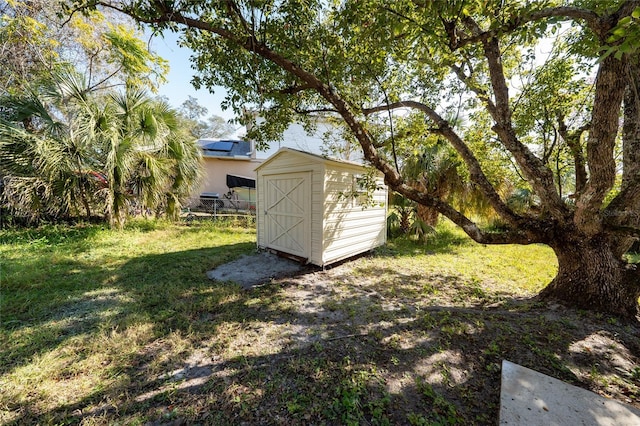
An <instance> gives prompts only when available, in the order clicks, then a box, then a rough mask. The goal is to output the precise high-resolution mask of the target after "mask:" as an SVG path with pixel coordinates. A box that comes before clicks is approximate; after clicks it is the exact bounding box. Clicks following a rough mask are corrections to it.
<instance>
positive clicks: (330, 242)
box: [322, 166, 387, 264]
mask: <svg viewBox="0 0 640 426" xmlns="http://www.w3.org/2000/svg"><path fill="white" fill-rule="evenodd" d="M362 173H363V170H362V169H361V168H352V167H330V166H328V167H327V172H326V174H325V213H324V224H323V225H324V226H323V228H324V231H323V237H324V246H323V256H322V263H323V264H327V263H332V262H335V261H338V260H341V259H345V258H347V257H350V256H353V255H356V254H359V253H362V252H364V251H367V250H371V249H373V248H375V247H378V246H381V245H383V244H384V243H385V242H386V211H387V210H386V203H387V199H386V193H387V192H386V190H378V191H375V192H374V194H373V200H372V204H373V205H368V206H366V207H365V206H363V205H362V204H361V203H360V202H359V200H358V199H357V198H353V197H349V196H348V193H350V192H351V191H353V189H354V188H353V183H354V176H357V175H360V174H362ZM380 183H382V182H380ZM345 195H347V196H346V197H345Z"/></svg>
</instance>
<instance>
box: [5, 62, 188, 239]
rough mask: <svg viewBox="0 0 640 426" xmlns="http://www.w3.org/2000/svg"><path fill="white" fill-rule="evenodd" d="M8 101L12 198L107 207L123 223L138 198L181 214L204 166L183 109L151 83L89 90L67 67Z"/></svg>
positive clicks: (56, 207)
mask: <svg viewBox="0 0 640 426" xmlns="http://www.w3.org/2000/svg"><path fill="white" fill-rule="evenodd" d="M0 105H1V108H2V109H1V111H0V176H2V177H7V179H5V180H6V181H7V182H8V185H7V186H6V187H5V194H7V196H6V197H5V198H6V199H7V201H8V202H9V204H11V205H12V206H13V207H14V208H16V209H18V210H20V211H24V212H27V213H28V214H30V215H31V216H33V217H38V216H42V215H45V216H49V217H52V218H54V219H56V218H60V217H62V216H79V215H80V211H84V213H85V215H86V216H87V217H90V216H91V215H92V213H93V212H97V211H102V212H103V213H104V215H105V217H106V219H107V220H108V221H109V223H110V224H111V225H113V226H116V227H121V226H123V225H124V223H125V221H126V219H127V217H128V215H129V209H130V207H131V205H132V204H138V205H139V206H140V207H141V208H143V209H151V210H154V211H168V213H170V214H171V216H172V217H173V216H175V215H176V212H179V210H180V201H181V200H182V199H184V198H185V197H186V196H187V195H188V194H189V192H190V190H191V188H192V187H193V186H194V184H195V182H196V181H197V178H198V177H199V176H200V174H201V172H200V170H201V163H200V157H199V151H198V149H197V146H196V141H195V140H192V139H191V138H190V137H189V136H188V133H187V131H186V130H184V129H181V128H180V126H179V124H178V123H179V120H178V118H177V117H178V116H177V112H176V111H175V110H173V109H171V108H170V107H169V105H168V104H166V103H163V102H158V101H155V100H153V99H152V98H151V97H149V96H148V95H147V94H146V93H145V92H144V91H141V90H133V89H128V90H126V91H125V92H123V93H115V92H110V93H106V94H102V95H97V94H95V93H89V91H88V90H87V89H86V84H85V81H84V79H83V78H82V76H80V75H78V74H77V73H75V72H73V70H71V71H69V70H66V71H65V72H60V73H57V74H56V75H55V76H54V78H52V79H51V80H49V81H46V82H42V83H41V84H39V85H38V86H37V90H32V91H31V92H29V93H28V94H27V95H26V96H23V97H6V98H4V99H2V101H1V104H0Z"/></svg>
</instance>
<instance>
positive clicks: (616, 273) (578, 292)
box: [540, 235, 640, 319]
mask: <svg viewBox="0 0 640 426" xmlns="http://www.w3.org/2000/svg"><path fill="white" fill-rule="evenodd" d="M608 241H609V240H608V238H606V236H604V235H600V236H597V237H595V238H592V239H591V240H586V239H583V240H581V239H580V238H576V237H575V236H574V237H573V238H571V237H567V236H564V237H559V238H558V239H557V241H555V243H554V244H551V245H552V248H553V250H554V251H555V253H556V256H557V258H558V274H557V276H556V277H555V279H554V280H553V281H552V282H551V283H550V284H549V285H548V286H547V287H546V288H545V289H544V290H542V292H541V293H540V296H541V298H543V299H547V300H549V299H552V300H557V301H559V302H561V303H562V304H564V305H566V306H570V307H574V308H578V309H587V310H595V311H600V312H606V313H609V314H614V315H618V316H621V317H625V318H630V319H634V318H635V317H636V316H637V315H638V313H639V307H638V298H639V297H640V271H639V270H637V269H636V268H635V267H634V265H629V264H627V263H626V262H624V261H623V260H621V259H620V258H619V257H617V256H616V255H615V252H616V250H615V248H614V247H612V246H611V245H610V244H609V243H608Z"/></svg>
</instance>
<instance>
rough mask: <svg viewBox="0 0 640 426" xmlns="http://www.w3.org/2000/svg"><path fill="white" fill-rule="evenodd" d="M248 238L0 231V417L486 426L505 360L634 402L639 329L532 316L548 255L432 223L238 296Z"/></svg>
mask: <svg viewBox="0 0 640 426" xmlns="http://www.w3.org/2000/svg"><path fill="white" fill-rule="evenodd" d="M254 250H255V231H254V230H253V229H247V228H243V227H240V226H231V225H224V226H222V225H217V224H215V223H212V222H197V223H192V224H189V225H186V224H177V225H176V224H168V223H162V222H160V223H154V222H135V223H133V224H131V225H130V226H129V227H127V229H125V230H124V231H120V232H118V231H112V230H109V229H103V228H101V227H99V226H78V227H73V228H68V227H54V226H50V227H44V228H40V229H37V230H19V231H2V232H0V262H1V264H0V267H1V270H0V273H1V276H0V279H1V285H2V287H1V299H0V319H1V325H0V333H1V334H0V335H1V345H0V423H2V424H29V423H39V424H73V423H81V424H147V423H150V424H194V423H196V424H215V425H224V424H229V425H237V424H280V425H290V424H301V425H302V424H352V425H357V424H376V425H384V424H412V425H430V424H495V423H496V419H497V413H498V411H497V410H498V401H499V387H500V371H499V370H500V362H501V360H502V359H509V360H510V361H513V362H517V363H520V364H522V365H524V366H526V367H529V368H533V369H536V370H538V371H541V372H543V373H545V374H550V375H552V376H554V377H557V378H559V379H562V380H565V381H568V382H570V383H573V384H577V385H579V386H582V387H586V388H588V389H591V390H593V391H596V392H598V393H600V394H603V395H607V396H610V397H613V398H617V399H619V400H621V401H624V402H628V403H631V404H634V405H635V406H637V407H640V389H639V386H640V364H639V360H638V354H640V328H639V327H638V325H637V324H631V325H629V324H620V323H618V322H617V321H616V320H615V319H613V318H607V317H606V316H602V315H592V314H588V313H585V312H574V311H570V310H566V309H564V308H562V307H559V306H554V305H546V304H542V303H539V302H538V301H536V300H535V299H533V298H532V296H533V295H534V294H535V293H536V292H537V291H539V290H540V289H541V288H542V287H543V286H544V285H545V284H546V283H547V282H549V281H550V280H551V279H552V277H553V276H554V273H555V269H556V262H555V258H554V255H553V253H552V252H551V250H550V249H548V248H546V247H543V246H482V245H478V244H475V243H473V242H471V241H470V240H469V239H468V238H466V237H465V236H463V235H462V234H461V233H460V232H459V231H457V230H455V229H453V228H452V227H449V226H447V225H446V224H445V225H443V226H441V227H440V228H439V229H438V232H437V234H436V235H435V236H434V237H432V238H431V240H430V241H429V242H428V243H427V244H419V243H416V242H413V241H411V240H407V239H396V240H393V241H391V242H390V243H389V244H388V245H387V246H385V247H383V248H380V249H378V250H377V251H376V252H375V253H373V254H372V255H368V256H363V257H360V258H358V259H355V260H352V261H349V262H344V263H342V264H340V265H336V266H335V267H333V268H331V269H327V270H324V271H323V270H316V269H311V268H310V269H309V270H308V271H307V272H306V273H304V274H302V275H300V276H296V277H289V278H281V279H277V280H273V281H272V282H271V283H269V284H268V285H265V286H262V287H259V288H256V289H253V290H250V291H244V290H241V289H240V287H239V286H236V285H233V284H229V283H216V282H212V281H210V280H208V279H207V278H206V276H205V272H206V271H207V270H210V269H212V268H214V267H216V266H217V265H220V264H222V263H225V262H228V261H230V260H233V259H235V258H237V257H239V256H240V255H241V254H250V253H252V252H253V251H254Z"/></svg>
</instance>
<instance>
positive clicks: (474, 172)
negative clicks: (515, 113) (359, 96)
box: [362, 101, 522, 224]
mask: <svg viewBox="0 0 640 426" xmlns="http://www.w3.org/2000/svg"><path fill="white" fill-rule="evenodd" d="M397 108H413V109H417V110H419V111H422V112H424V113H425V114H426V115H427V116H428V117H429V118H430V119H431V120H432V121H433V122H435V123H436V124H437V126H438V133H440V134H441V135H442V136H444V137H445V138H447V140H448V141H449V142H450V143H451V145H452V146H453V147H454V148H455V150H456V151H457V152H458V154H460V156H461V157H462V159H463V161H464V162H465V164H466V165H467V168H468V169H469V174H470V176H471V180H472V181H473V182H474V183H475V184H477V185H478V186H479V187H480V189H481V190H482V192H483V194H484V195H485V196H486V197H487V199H488V200H489V202H490V203H491V206H492V207H493V208H494V209H495V210H496V212H498V214H499V215H500V216H502V217H503V218H504V219H505V220H507V221H508V222H509V223H512V224H518V223H520V222H522V217H520V216H518V215H516V214H515V213H514V212H513V211H512V210H511V209H509V208H508V207H507V205H506V204H505V203H504V202H502V199H501V198H500V195H498V193H497V192H496V190H495V188H494V187H493V185H491V183H490V182H489V180H488V179H487V177H486V176H485V174H484V172H483V171H482V167H481V166H480V163H479V162H478V160H477V158H476V157H475V155H474V154H473V152H471V150H470V149H469V147H468V146H467V144H466V143H464V141H463V140H462V139H461V138H460V136H458V134H457V133H456V132H455V131H454V130H453V129H452V128H451V125H450V124H449V123H448V122H447V121H446V120H445V119H444V118H442V117H441V116H440V114H438V113H437V112H436V111H435V110H433V109H432V108H430V107H429V106H427V105H425V104H423V103H421V102H416V101H402V102H395V103H392V104H389V105H388V106H387V105H385V106H378V107H374V108H367V109H363V111H362V112H363V113H364V114H365V115H370V114H374V113H376V112H380V111H385V110H390V109H397Z"/></svg>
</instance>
